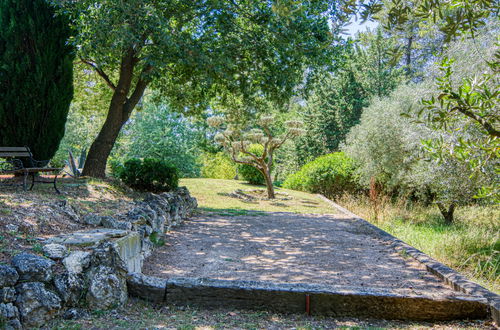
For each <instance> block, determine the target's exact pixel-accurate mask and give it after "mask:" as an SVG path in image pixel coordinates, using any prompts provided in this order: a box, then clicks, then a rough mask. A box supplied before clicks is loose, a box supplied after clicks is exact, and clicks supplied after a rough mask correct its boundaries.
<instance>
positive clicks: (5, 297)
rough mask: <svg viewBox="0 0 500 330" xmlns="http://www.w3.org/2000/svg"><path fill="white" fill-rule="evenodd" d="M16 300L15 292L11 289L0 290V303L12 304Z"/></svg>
mask: <svg viewBox="0 0 500 330" xmlns="http://www.w3.org/2000/svg"><path fill="white" fill-rule="evenodd" d="M15 299H16V290H15V289H14V288H13V287H9V286H8V287H5V288H2V289H0V303H9V302H13V301H14V300H15Z"/></svg>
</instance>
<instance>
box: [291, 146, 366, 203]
mask: <svg viewBox="0 0 500 330" xmlns="http://www.w3.org/2000/svg"><path fill="white" fill-rule="evenodd" d="M354 171H355V166H354V161H353V160H352V159H350V158H349V157H347V156H346V155H345V154H344V153H343V152H335V153H332V154H328V155H324V156H320V157H318V158H316V159H315V160H313V161H312V162H309V163H307V164H305V165H304V166H303V167H302V168H301V169H300V170H299V171H298V172H296V173H294V174H292V175H290V176H289V177H288V178H287V179H286V180H285V182H284V183H283V187H284V188H288V189H294V190H302V191H308V192H312V193H320V194H323V195H325V196H327V197H329V198H336V197H338V196H339V195H341V194H342V193H344V192H354V191H356V190H357V184H356V180H355V178H354Z"/></svg>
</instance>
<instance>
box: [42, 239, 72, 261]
mask: <svg viewBox="0 0 500 330" xmlns="http://www.w3.org/2000/svg"><path fill="white" fill-rule="evenodd" d="M43 254H44V255H45V256H47V257H48V258H50V259H55V260H57V259H62V258H64V257H66V256H67V255H68V249H67V248H66V247H65V246H64V245H61V244H55V243H52V244H46V245H44V246H43Z"/></svg>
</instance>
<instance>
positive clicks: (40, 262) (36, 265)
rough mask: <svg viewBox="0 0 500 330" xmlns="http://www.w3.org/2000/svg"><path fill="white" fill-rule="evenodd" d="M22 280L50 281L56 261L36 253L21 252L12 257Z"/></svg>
mask: <svg viewBox="0 0 500 330" xmlns="http://www.w3.org/2000/svg"><path fill="white" fill-rule="evenodd" d="M12 265H13V266H14V267H15V268H16V270H17V272H18V274H19V280H20V281H31V282H38V281H39V282H49V281H50V280H52V277H53V274H54V273H53V270H52V268H53V267H54V262H53V261H52V260H50V259H47V258H44V257H40V256H37V255H34V254H29V253H21V254H18V255H16V256H15V257H14V258H13V259H12Z"/></svg>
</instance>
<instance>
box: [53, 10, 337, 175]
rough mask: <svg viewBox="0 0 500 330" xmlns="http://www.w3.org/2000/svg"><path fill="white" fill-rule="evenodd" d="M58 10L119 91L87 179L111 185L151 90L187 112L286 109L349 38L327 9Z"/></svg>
mask: <svg viewBox="0 0 500 330" xmlns="http://www.w3.org/2000/svg"><path fill="white" fill-rule="evenodd" d="M52 2H53V3H56V4H57V5H58V6H59V8H60V11H61V12H62V13H65V14H68V15H69V16H70V17H71V23H72V27H73V28H74V30H75V31H77V33H76V35H75V37H74V38H73V39H72V42H73V44H74V45H76V46H77V49H78V53H79V56H80V58H81V61H82V62H83V63H85V64H87V65H88V66H89V68H90V69H92V70H94V71H95V72H96V73H98V74H99V76H100V77H101V78H102V80H103V81H104V82H105V83H106V85H108V86H109V87H110V88H111V90H112V91H113V97H112V98H111V100H112V101H111V102H110V103H109V104H110V106H109V112H108V116H107V121H106V124H105V125H103V126H102V131H101V134H98V135H97V137H96V140H95V141H94V143H93V144H92V146H91V147H90V149H89V157H88V160H87V162H86V164H85V168H84V171H83V173H84V174H85V175H90V176H95V177H104V176H105V168H106V161H107V158H108V157H109V155H110V152H111V149H112V147H113V145H114V143H115V141H116V138H117V136H118V133H119V132H120V130H121V128H122V126H123V125H124V124H125V122H126V121H127V120H128V119H129V118H130V115H131V114H132V113H133V111H134V109H135V107H136V105H137V104H139V101H140V99H141V97H142V96H143V94H144V91H145V90H146V88H148V87H150V88H152V89H155V90H156V91H157V92H158V93H157V94H156V95H155V96H156V98H157V99H164V100H168V103H169V107H170V108H171V109H173V110H177V111H180V112H183V113H199V112H201V111H205V110H206V109H207V108H208V107H209V106H210V105H211V102H214V101H217V102H218V103H225V100H227V99H228V98H231V97H232V96H233V95H237V96H239V97H241V98H243V99H244V100H245V101H246V103H248V104H251V103H253V101H254V100H255V99H256V98H262V97H266V98H267V99H270V100H272V101H274V102H276V103H279V104H284V103H286V102H287V101H288V100H289V99H290V97H291V96H293V95H295V94H297V92H299V91H302V90H305V89H303V88H300V89H298V88H297V86H299V85H301V86H303V85H308V82H309V81H311V80H312V79H313V78H314V76H315V74H316V72H317V71H318V70H320V69H322V68H324V67H325V66H327V65H329V64H330V63H331V59H332V57H333V55H334V54H335V53H336V52H337V50H338V48H336V47H329V46H331V45H332V44H333V43H334V42H335V41H338V40H339V39H340V37H339V35H338V32H339V30H340V29H339V27H335V28H334V29H331V28H330V24H329V22H330V20H333V21H335V22H338V23H341V20H340V19H342V20H344V19H346V15H345V13H342V11H340V10H338V8H337V6H336V5H335V3H336V2H334V3H332V2H331V1H327V0H321V1H313V2H304V3H297V2H294V1H291V2H288V1H286V2H282V3H279V4H278V3H276V4H274V3H270V2H266V1H264V2H262V1H253V0H237V1H204V2H200V3H198V2H192V1H191V2H190V1H182V0H175V1H165V0H162V1H153V2H148V1H140V0H131V1H126V2H123V1H115V0H103V1H99V2H98V5H96V2H95V1H94V0H81V1H57V0H53V1H52ZM339 2H343V1H339ZM124 22H126V24H124ZM340 25H341V24H339V26H340ZM159 27H161V28H159Z"/></svg>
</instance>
